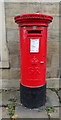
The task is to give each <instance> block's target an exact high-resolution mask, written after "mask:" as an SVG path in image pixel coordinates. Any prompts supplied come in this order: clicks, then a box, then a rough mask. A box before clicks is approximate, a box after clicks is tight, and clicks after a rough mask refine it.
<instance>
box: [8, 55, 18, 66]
mask: <svg viewBox="0 0 61 120" xmlns="http://www.w3.org/2000/svg"><path fill="white" fill-rule="evenodd" d="M9 62H10V68H20V57H19V55H15V54H14V55H9Z"/></svg>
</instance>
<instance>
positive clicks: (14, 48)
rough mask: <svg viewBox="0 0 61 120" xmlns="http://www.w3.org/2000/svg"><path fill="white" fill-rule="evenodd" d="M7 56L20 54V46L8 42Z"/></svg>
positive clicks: (17, 43)
mask: <svg viewBox="0 0 61 120" xmlns="http://www.w3.org/2000/svg"><path fill="white" fill-rule="evenodd" d="M8 48H9V54H14V55H19V54H20V44H19V42H15V41H13V42H8Z"/></svg>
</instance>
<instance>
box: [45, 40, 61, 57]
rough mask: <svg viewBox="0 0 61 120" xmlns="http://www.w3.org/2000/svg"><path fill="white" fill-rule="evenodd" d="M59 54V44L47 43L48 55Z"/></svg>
mask: <svg viewBox="0 0 61 120" xmlns="http://www.w3.org/2000/svg"><path fill="white" fill-rule="evenodd" d="M54 54H55V55H57V54H59V42H55V41H48V42H47V55H48V56H49V55H54Z"/></svg>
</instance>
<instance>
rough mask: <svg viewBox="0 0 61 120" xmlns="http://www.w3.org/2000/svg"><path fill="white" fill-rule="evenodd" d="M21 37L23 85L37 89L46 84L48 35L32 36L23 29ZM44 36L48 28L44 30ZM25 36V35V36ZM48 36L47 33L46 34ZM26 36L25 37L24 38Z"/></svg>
mask: <svg viewBox="0 0 61 120" xmlns="http://www.w3.org/2000/svg"><path fill="white" fill-rule="evenodd" d="M22 32H23V35H22V36H21V37H23V38H21V42H20V43H21V44H20V46H21V49H22V50H21V51H22V53H21V54H22V56H21V70H22V76H21V77H22V78H21V79H22V80H21V84H23V85H26V86H29V87H37V86H41V85H44V84H45V82H46V81H45V77H46V35H45V36H43V35H41V34H34V35H33V33H32V34H31V35H29V34H27V33H26V30H25V29H23V31H22ZM42 32H43V34H44V33H45V32H46V28H45V29H44V28H43V31H42ZM24 34H25V35H24ZM26 34H27V35H26ZM45 34H46V33H45ZM24 36H25V37H24Z"/></svg>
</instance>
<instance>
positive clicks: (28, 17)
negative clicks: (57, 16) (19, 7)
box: [14, 13, 53, 24]
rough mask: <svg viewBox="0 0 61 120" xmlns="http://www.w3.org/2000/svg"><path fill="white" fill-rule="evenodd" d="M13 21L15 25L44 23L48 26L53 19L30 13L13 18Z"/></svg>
mask: <svg viewBox="0 0 61 120" xmlns="http://www.w3.org/2000/svg"><path fill="white" fill-rule="evenodd" d="M14 19H15V22H16V23H17V24H19V23H23V22H46V23H48V24H49V23H50V22H52V19H53V17H52V16H49V15H45V14H38V13H30V14H22V15H17V16H15V17H14Z"/></svg>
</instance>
